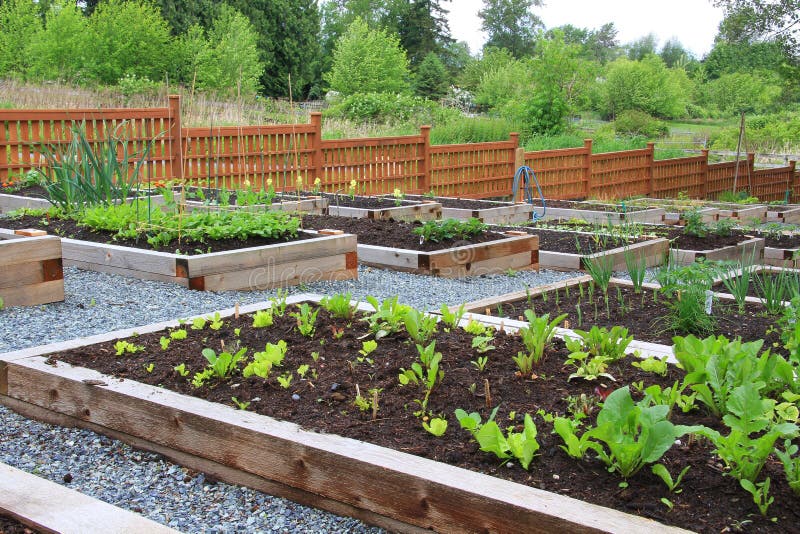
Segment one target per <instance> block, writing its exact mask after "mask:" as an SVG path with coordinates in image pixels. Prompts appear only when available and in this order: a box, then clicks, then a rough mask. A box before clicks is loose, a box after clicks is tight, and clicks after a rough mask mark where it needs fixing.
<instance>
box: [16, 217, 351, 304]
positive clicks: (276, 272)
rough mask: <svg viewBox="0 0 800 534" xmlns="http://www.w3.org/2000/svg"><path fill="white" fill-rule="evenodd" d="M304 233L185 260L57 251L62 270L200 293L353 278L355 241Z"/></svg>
mask: <svg viewBox="0 0 800 534" xmlns="http://www.w3.org/2000/svg"><path fill="white" fill-rule="evenodd" d="M0 232H3V230H2V229H0ZM5 232H6V233H7V232H9V231H8V230H5ZM308 233H309V234H312V235H314V237H313V238H312V239H305V240H302V241H294V242H290V243H277V244H274V245H265V246H261V247H251V248H243V249H238V250H228V251H223V252H212V253H209V254H195V255H191V256H186V255H182V254H174V253H171V252H158V251H152V250H146V249H139V248H133V247H123V246H119V245H109V244H104V243H93V242H90V241H80V240H77V239H67V238H63V239H61V246H62V252H63V258H64V260H63V261H64V265H65V266H76V267H78V268H80V269H85V270H89V271H99V272H105V273H114V274H121V275H124V276H132V277H134V278H141V279H144V280H159V281H162V282H170V283H174V284H178V285H182V286H184V287H188V288H190V289H197V290H205V291H226V290H254V289H269V288H273V287H280V286H288V285H295V284H299V283H301V282H317V281H320V280H350V279H356V278H358V253H357V249H356V236H354V235H351V234H341V235H326V236H319V235H316V234H313V233H311V232H308Z"/></svg>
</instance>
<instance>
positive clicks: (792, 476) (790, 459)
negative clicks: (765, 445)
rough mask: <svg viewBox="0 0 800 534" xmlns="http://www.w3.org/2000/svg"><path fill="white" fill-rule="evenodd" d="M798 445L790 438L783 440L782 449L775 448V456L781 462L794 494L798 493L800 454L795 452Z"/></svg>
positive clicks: (799, 487)
mask: <svg viewBox="0 0 800 534" xmlns="http://www.w3.org/2000/svg"><path fill="white" fill-rule="evenodd" d="M797 450H798V447H797V445H795V444H793V443H792V441H791V440H789V439H787V440H786V441H784V442H783V450H780V449H778V448H776V449H775V456H777V457H778V459H779V460H780V461H781V463H782V464H783V472H784V473H785V474H786V481H787V482H788V483H789V487H790V488H792V491H793V492H794V494H795V495H800V456H798V454H797Z"/></svg>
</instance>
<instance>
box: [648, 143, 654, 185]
mask: <svg viewBox="0 0 800 534" xmlns="http://www.w3.org/2000/svg"><path fill="white" fill-rule="evenodd" d="M647 152H648V153H649V154H648V155H649V156H650V165H649V166H648V172H649V173H650V176H649V177H648V178H649V179H648V180H647V196H648V197H652V196H653V193H654V192H655V183H654V182H655V179H656V178H655V175H656V144H655V143H653V142H650V143H647Z"/></svg>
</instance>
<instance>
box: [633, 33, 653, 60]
mask: <svg viewBox="0 0 800 534" xmlns="http://www.w3.org/2000/svg"><path fill="white" fill-rule="evenodd" d="M657 47H658V38H657V37H656V36H655V34H653V33H649V34H647V35H645V36H644V37H640V38H638V39H636V40H635V41H632V42H630V43H628V45H627V46H626V47H625V48H627V49H628V59H630V60H633V61H639V60H642V59H644V58H645V56H649V55H651V54H655V53H656V50H657Z"/></svg>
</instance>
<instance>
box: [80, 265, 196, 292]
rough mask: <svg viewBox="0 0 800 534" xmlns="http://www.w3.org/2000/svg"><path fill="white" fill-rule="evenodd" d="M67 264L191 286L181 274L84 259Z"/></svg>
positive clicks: (101, 271) (140, 278) (87, 269)
mask: <svg viewBox="0 0 800 534" xmlns="http://www.w3.org/2000/svg"><path fill="white" fill-rule="evenodd" d="M67 265H69V266H71V267H77V268H78V269H83V270H85V271H95V272H98V273H109V274H118V275H121V276H127V277H129V278H138V279H139V280H155V281H158V282H167V283H170V284H178V285H179V286H183V287H189V279H188V278H183V277H180V276H169V275H166V274H158V273H149V272H147V271H140V270H138V269H126V268H125V267H114V266H112V265H100V264H97V263H89V262H84V261H76V260H70V261H69V262H68V263H67Z"/></svg>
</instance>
